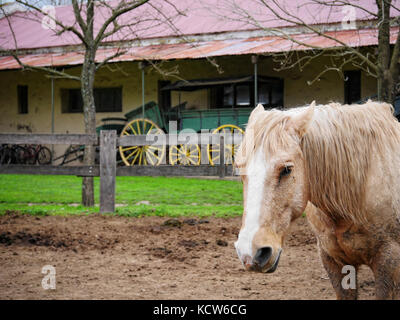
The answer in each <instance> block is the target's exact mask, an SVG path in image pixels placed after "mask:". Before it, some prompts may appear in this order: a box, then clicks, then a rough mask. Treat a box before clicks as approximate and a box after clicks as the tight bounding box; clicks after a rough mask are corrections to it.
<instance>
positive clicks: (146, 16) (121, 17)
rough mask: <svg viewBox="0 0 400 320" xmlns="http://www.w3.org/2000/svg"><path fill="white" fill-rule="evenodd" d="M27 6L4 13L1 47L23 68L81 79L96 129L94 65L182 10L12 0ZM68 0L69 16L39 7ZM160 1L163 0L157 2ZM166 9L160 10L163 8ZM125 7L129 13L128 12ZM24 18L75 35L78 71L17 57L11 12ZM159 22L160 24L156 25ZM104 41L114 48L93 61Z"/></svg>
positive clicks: (88, 202)
mask: <svg viewBox="0 0 400 320" xmlns="http://www.w3.org/2000/svg"><path fill="white" fill-rule="evenodd" d="M16 2H17V3H18V4H19V5H21V6H23V7H24V8H25V9H26V11H24V12H16V13H13V14H11V15H7V13H4V14H5V15H6V19H7V21H8V25H9V29H10V32H11V34H12V37H13V39H14V48H13V49H12V50H9V49H8V50H4V49H3V50H1V48H0V51H3V53H4V52H6V53H8V54H10V55H12V56H13V57H14V58H15V60H16V61H17V62H18V63H19V64H20V66H21V67H22V68H25V69H34V70H41V71H44V72H46V73H48V74H49V75H51V76H52V77H60V78H66V79H71V80H76V81H79V82H80V84H81V93H82V100H83V113H84V125H85V132H86V133H87V134H96V109H95V100H94V94H93V89H94V80H95V74H96V71H97V70H98V69H99V68H101V67H102V66H104V65H105V64H106V63H107V62H110V61H112V59H114V58H116V57H118V56H120V55H121V54H123V53H125V52H126V48H127V46H126V43H125V45H124V42H125V41H126V40H130V41H132V40H138V39H139V37H140V36H139V35H140V31H143V30H149V29H152V28H155V29H156V30H160V27H162V28H164V29H165V28H170V29H171V30H173V31H175V32H177V29H176V28H175V27H174V19H175V18H176V17H178V16H180V15H182V14H183V12H181V11H180V10H179V9H178V8H177V7H176V6H175V5H174V4H173V3H172V2H171V1H169V0H163V1H156V0H116V1H106V0H70V1H60V0H46V1H40V0H36V1H34V0H33V1H32V0H31V1H29V0H16ZM64 2H70V3H71V7H70V10H72V14H71V16H72V17H73V21H65V20H62V19H59V18H58V17H57V15H56V11H54V10H53V11H52V10H49V7H43V4H46V5H49V4H53V5H59V4H64ZM160 4H162V5H160ZM166 8H167V9H168V10H166V11H168V13H167V12H164V10H165V9H166ZM136 12H137V14H132V13H136ZM128 13H131V14H130V15H128ZM14 17H18V18H24V19H28V20H32V19H33V20H35V21H37V22H38V23H42V22H43V19H47V21H48V24H49V25H52V30H53V31H54V33H55V34H56V35H57V36H61V35H63V34H65V33H68V34H71V35H73V36H75V37H77V38H78V39H79V42H80V45H81V46H82V47H83V50H84V59H83V63H82V70H81V74H80V76H75V75H72V74H69V73H68V72H66V71H64V70H59V69H56V68H50V67H32V66H29V65H27V64H25V63H23V59H20V51H19V50H18V43H17V40H16V35H15V33H14V29H13V21H14V20H13V18H14ZM157 28H158V29H157ZM105 43H107V44H108V45H109V46H110V45H112V48H114V49H115V50H114V52H113V53H112V54H110V55H109V56H108V57H107V58H106V59H104V60H103V61H101V62H99V61H97V62H96V53H97V51H98V49H99V48H100V47H101V46H102V45H104V44H105ZM94 161H95V150H94V148H93V146H87V147H86V148H85V153H84V163H85V164H87V165H93V164H94ZM82 204H83V205H85V206H93V205H94V188H93V178H91V177H85V178H83V182H82Z"/></svg>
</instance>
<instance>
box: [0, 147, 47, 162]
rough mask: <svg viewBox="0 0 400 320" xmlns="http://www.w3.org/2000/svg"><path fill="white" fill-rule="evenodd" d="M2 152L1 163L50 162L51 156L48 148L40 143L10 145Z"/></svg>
mask: <svg viewBox="0 0 400 320" xmlns="http://www.w3.org/2000/svg"><path fill="white" fill-rule="evenodd" d="M2 154H4V156H3V157H4V159H3V160H2V161H1V163H2V164H31V165H33V164H36V163H38V164H50V163H51V161H52V157H53V156H52V153H51V151H50V149H49V148H47V147H44V146H42V145H40V144H37V145H29V144H26V145H11V146H8V147H6V148H4V150H3V152H2Z"/></svg>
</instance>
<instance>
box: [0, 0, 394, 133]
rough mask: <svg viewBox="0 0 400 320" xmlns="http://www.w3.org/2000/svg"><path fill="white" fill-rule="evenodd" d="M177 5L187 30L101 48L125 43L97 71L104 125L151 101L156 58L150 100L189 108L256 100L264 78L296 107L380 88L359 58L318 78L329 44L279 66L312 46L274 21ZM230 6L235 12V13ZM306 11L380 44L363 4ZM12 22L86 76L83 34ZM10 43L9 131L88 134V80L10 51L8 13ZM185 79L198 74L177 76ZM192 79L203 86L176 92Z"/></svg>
mask: <svg viewBox="0 0 400 320" xmlns="http://www.w3.org/2000/svg"><path fill="white" fill-rule="evenodd" d="M237 2H243V4H244V5H245V3H246V1H237ZM303 2H304V1H303ZM367 2H368V1H367ZM176 3H177V5H182V6H186V7H185V16H180V17H176V19H175V20H174V24H175V25H176V26H177V28H179V30H180V31H179V32H178V33H176V31H172V29H167V28H163V27H161V26H157V27H155V29H154V30H152V31H150V29H151V28H150V27H147V29H146V28H144V29H143V30H144V31H143V32H142V33H140V32H138V34H139V38H140V40H138V39H136V38H135V39H133V38H129V37H125V38H124V41H116V39H111V40H110V41H109V42H107V43H105V45H104V46H103V47H101V48H100V49H99V50H98V54H97V56H96V59H97V60H98V61H99V62H100V61H102V60H103V59H104V58H106V57H108V56H110V55H112V54H113V53H115V52H116V50H121V48H123V51H124V53H123V54H121V55H120V56H118V57H116V58H115V59H112V60H111V61H110V62H109V63H108V64H107V65H106V66H104V67H102V68H101V69H99V71H98V73H97V74H96V81H95V88H96V90H95V97H96V108H97V115H96V117H97V123H98V125H101V123H102V121H101V119H102V118H105V117H121V116H123V115H124V114H125V113H127V112H128V111H130V110H132V109H135V108H138V107H140V106H141V104H142V99H143V96H142V93H143V92H142V70H141V69H140V68H139V66H140V62H141V61H143V60H149V61H151V63H150V65H149V66H147V67H145V69H144V74H143V75H144V88H145V91H144V100H145V102H149V101H155V102H157V103H158V104H159V105H160V107H161V108H162V109H164V110H167V109H168V108H170V107H173V106H176V105H178V104H181V103H183V102H186V108H187V109H208V108H232V107H235V106H245V107H253V106H254V102H255V99H256V98H255V93H254V89H255V88H254V78H257V90H258V92H257V94H258V97H257V99H258V102H262V103H263V104H264V105H265V107H266V108H268V107H284V108H288V107H294V106H297V105H304V104H307V103H310V102H311V101H313V100H316V101H317V103H328V102H330V101H337V102H341V103H350V102H355V101H357V100H360V99H362V98H365V97H368V96H372V95H374V94H376V79H375V78H374V77H372V76H370V75H369V74H368V73H366V72H364V71H361V70H358V69H356V68H355V67H354V66H353V65H351V64H348V65H345V66H344V68H343V69H344V70H345V77H346V79H347V81H345V79H343V78H342V77H341V76H340V74H339V73H337V72H327V73H325V74H323V75H322V76H321V77H319V79H318V80H317V81H314V82H313V83H312V84H311V85H310V84H309V83H310V81H312V80H314V79H315V78H316V77H317V76H318V74H320V72H321V71H322V70H323V69H324V68H325V66H326V65H328V64H330V63H331V57H330V56H329V50H328V51H327V54H325V55H322V56H321V57H318V58H315V59H313V60H312V61H311V62H310V64H309V65H308V66H307V67H305V68H304V69H303V70H300V69H299V68H298V67H297V68H292V69H288V70H283V71H276V68H277V67H279V64H277V62H276V59H277V56H276V54H279V53H289V52H295V53H296V57H297V59H298V58H300V57H304V56H306V55H308V54H309V51H308V50H309V48H307V47H304V46H301V45H298V44H295V43H293V42H292V41H290V40H287V39H282V37H280V36H277V35H276V33H275V34H274V33H271V32H270V31H268V30H269V29H268V30H267V29H260V28H256V27H254V25H251V24H246V23H243V22H240V21H235V19H233V18H232V19H231V20H229V19H227V20H226V21H225V20H223V19H221V17H220V16H219V17H218V15H217V14H210V13H209V12H208V9H207V6H205V7H204V5H205V4H208V5H210V4H212V3H213V2H212V1H211V0H202V1H200V2H199V3H197V4H196V5H194V4H191V5H186V4H185V1H182V0H179V1H176ZM292 3H293V2H292ZM368 3H369V4H368V5H367V4H365V5H366V6H367V7H368V8H369V9H370V10H375V11H376V4H375V2H374V1H369V2H368ZM193 6H196V7H193ZM56 12H57V16H60V17H61V18H60V19H68V18H71V17H72V9H71V7H69V6H64V7H57V8H56ZM224 14H226V15H227V16H229V13H224ZM301 14H304V16H303V18H304V20H305V21H308V23H310V24H313V25H315V26H319V27H321V26H323V27H324V28H325V30H326V32H328V33H329V34H331V35H332V36H333V37H335V38H338V39H340V40H341V41H343V42H345V43H347V44H348V45H351V46H353V47H358V48H360V50H365V51H368V50H369V51H373V50H375V49H376V45H377V29H376V27H375V26H376V21H373V20H372V18H371V17H369V16H368V15H366V14H365V12H363V11H359V10H357V11H355V17H356V21H355V22H354V23H353V22H352V23H351V24H350V25H347V24H346V23H344V22H346V20H344V18H343V17H344V15H343V12H337V13H335V14H332V12H330V13H329V14H325V13H324V12H320V13H319V16H312V15H311V16H310V15H309V13H306V12H302V13H301ZM12 22H13V27H14V30H15V34H16V39H17V47H18V50H19V55H20V57H21V60H22V61H23V62H24V63H26V64H29V65H32V66H40V67H57V68H59V70H66V71H68V72H69V73H70V74H73V75H79V73H80V72H81V67H80V64H81V63H82V59H83V52H82V46H81V45H80V43H79V41H78V40H77V38H76V37H73V36H71V34H62V35H61V36H55V35H54V32H53V31H52V30H50V29H49V28H46V27H43V25H42V24H40V23H39V22H37V21H30V20H26V19H24V18H15V20H13V21H12ZM265 28H281V30H287V32H288V33H289V34H290V35H291V36H292V37H294V38H296V39H300V40H301V41H303V42H305V43H308V44H316V45H318V46H319V47H321V48H326V49H329V48H337V47H338V46H339V45H338V44H337V43H335V42H334V41H331V40H329V39H326V38H324V37H322V36H317V35H315V34H310V33H308V32H306V30H304V29H301V28H294V27H293V26H290V25H286V24H285V23H284V22H282V21H278V20H276V19H275V20H274V21H268V22H266V23H265ZM397 32H398V28H393V30H392V41H393V42H394V40H395V36H396V34H397ZM117 42H118V46H117V45H116V43H117ZM117 47H118V48H117ZM0 48H1V49H2V50H3V51H2V52H0V132H19V133H23V132H35V133H50V132H54V133H82V132H84V123H83V113H82V105H81V103H80V101H81V98H80V91H79V83H78V82H77V81H74V80H67V79H51V78H50V77H49V76H48V74H46V73H45V72H41V71H29V70H21V67H20V65H19V64H18V63H17V62H16V61H15V59H14V58H13V57H11V56H10V55H9V54H7V51H6V50H11V49H14V48H15V44H14V42H13V38H12V36H11V33H10V31H9V26H8V23H7V21H6V18H2V19H0ZM254 57H257V59H254ZM255 62H256V63H255ZM216 65H217V66H216ZM159 69H161V70H163V73H164V74H162V73H160V72H159ZM182 79H183V80H187V81H188V82H180V83H177V81H182ZM194 80H196V81H197V82H196V81H194ZM189 85H192V86H193V87H196V90H183V91H177V90H166V89H168V88H169V89H177V88H179V86H181V87H182V86H189ZM163 89H164V90H163Z"/></svg>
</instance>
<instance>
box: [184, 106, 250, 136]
mask: <svg viewBox="0 0 400 320" xmlns="http://www.w3.org/2000/svg"><path fill="white" fill-rule="evenodd" d="M251 110H252V109H251V108H237V109H208V110H185V111H181V113H180V115H181V117H180V120H181V129H186V128H190V129H193V130H195V131H196V132H199V131H200V130H201V129H215V128H218V127H219V126H222V125H225V124H233V125H235V126H238V127H240V128H242V129H244V126H245V125H246V123H247V121H248V119H249V116H250V113H251Z"/></svg>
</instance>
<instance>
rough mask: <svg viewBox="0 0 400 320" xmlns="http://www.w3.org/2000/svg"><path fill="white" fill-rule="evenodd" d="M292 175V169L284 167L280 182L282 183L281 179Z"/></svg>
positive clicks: (280, 174)
mask: <svg viewBox="0 0 400 320" xmlns="http://www.w3.org/2000/svg"><path fill="white" fill-rule="evenodd" d="M291 173H292V167H284V168H283V169H282V170H281V172H280V173H279V181H281V179H282V178H283V177H286V176H288V175H289V174H291Z"/></svg>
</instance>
